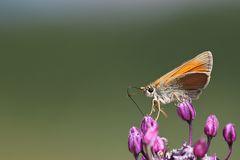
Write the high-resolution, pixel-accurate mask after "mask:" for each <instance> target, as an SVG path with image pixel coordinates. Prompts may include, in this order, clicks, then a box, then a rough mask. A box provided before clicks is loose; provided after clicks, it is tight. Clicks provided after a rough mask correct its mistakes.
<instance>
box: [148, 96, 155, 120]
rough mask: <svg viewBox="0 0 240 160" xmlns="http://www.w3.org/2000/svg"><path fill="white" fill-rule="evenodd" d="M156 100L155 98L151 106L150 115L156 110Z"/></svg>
mask: <svg viewBox="0 0 240 160" xmlns="http://www.w3.org/2000/svg"><path fill="white" fill-rule="evenodd" d="M155 101H156V100H155V99H153V100H152V108H151V111H150V113H149V115H150V116H151V115H152V114H153V112H155V109H154V108H155V103H154V102H155Z"/></svg>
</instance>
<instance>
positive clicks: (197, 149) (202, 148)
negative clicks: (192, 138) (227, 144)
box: [193, 138, 208, 158]
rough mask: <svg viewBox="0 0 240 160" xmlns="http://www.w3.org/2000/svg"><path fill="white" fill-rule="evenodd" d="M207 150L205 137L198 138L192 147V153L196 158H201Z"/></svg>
mask: <svg viewBox="0 0 240 160" xmlns="http://www.w3.org/2000/svg"><path fill="white" fill-rule="evenodd" d="M207 151H208V145H207V142H206V141H205V139H203V138H201V139H199V140H198V141H197V142H196V143H195V145H194V148H193V153H194V155H195V156H196V157H197V158H203V157H204V155H205V154H206V153H207Z"/></svg>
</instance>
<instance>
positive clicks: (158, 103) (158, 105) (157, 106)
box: [153, 99, 167, 120]
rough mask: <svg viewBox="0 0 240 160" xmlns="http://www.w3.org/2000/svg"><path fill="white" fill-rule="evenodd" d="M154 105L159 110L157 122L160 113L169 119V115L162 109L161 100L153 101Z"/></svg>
mask: <svg viewBox="0 0 240 160" xmlns="http://www.w3.org/2000/svg"><path fill="white" fill-rule="evenodd" d="M153 104H154V108H156V109H157V110H158V112H157V116H156V118H155V120H158V118H159V115H160V113H162V114H163V115H164V116H165V117H167V113H166V112H164V111H163V109H161V105H160V101H159V100H154V99H153Z"/></svg>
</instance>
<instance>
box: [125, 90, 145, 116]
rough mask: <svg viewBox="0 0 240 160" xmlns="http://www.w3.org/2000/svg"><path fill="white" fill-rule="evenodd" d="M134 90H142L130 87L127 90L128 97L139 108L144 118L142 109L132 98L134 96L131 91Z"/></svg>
mask: <svg viewBox="0 0 240 160" xmlns="http://www.w3.org/2000/svg"><path fill="white" fill-rule="evenodd" d="M132 88H134V89H138V90H140V88H138V87H131V86H129V87H128V88H127V95H128V97H129V98H130V99H131V100H132V101H133V103H134V104H135V105H136V106H137V108H138V110H139V112H140V113H141V114H142V115H143V116H144V113H143V111H142V110H141V108H140V107H139V106H138V105H137V103H136V102H135V101H134V99H133V98H132V94H131V93H130V89H132Z"/></svg>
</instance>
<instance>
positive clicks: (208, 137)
mask: <svg viewBox="0 0 240 160" xmlns="http://www.w3.org/2000/svg"><path fill="white" fill-rule="evenodd" d="M211 141H212V137H210V136H207V145H208V148H209V147H210V145H211Z"/></svg>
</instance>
